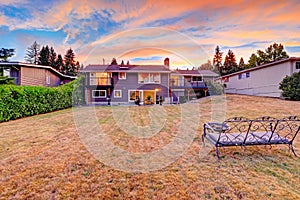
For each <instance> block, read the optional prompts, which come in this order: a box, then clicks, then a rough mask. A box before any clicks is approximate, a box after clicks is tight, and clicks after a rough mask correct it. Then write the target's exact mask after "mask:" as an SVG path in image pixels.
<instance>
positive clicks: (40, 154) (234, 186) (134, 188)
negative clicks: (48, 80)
mask: <svg viewBox="0 0 300 200" xmlns="http://www.w3.org/2000/svg"><path fill="white" fill-rule="evenodd" d="M194 105H195V108H197V109H198V110H199V113H200V114H199V117H198V118H197V117H196V118H194V119H192V118H191V119H188V121H192V122H193V120H195V121H196V122H198V123H199V124H198V123H195V124H196V125H197V126H195V127H194V126H191V127H187V128H190V129H193V131H195V132H196V133H197V134H196V135H195V138H194V139H193V140H192V143H191V144H190V145H189V146H188V148H187V150H186V151H185V152H184V153H183V155H182V156H180V157H179V158H178V159H175V158H174V159H175V160H174V162H172V163H171V164H170V165H168V166H165V167H163V168H162V169H157V170H154V171H151V172H148V173H138V172H128V171H126V170H125V171H122V170H118V169H116V168H114V167H111V166H109V165H106V164H105V163H103V162H101V161H99V160H97V159H96V158H95V157H94V156H93V155H91V154H90V153H89V151H88V150H87V148H86V146H85V145H84V143H83V142H82V139H81V138H82V137H83V135H82V134H78V132H77V129H76V126H75V123H74V120H73V112H72V109H67V110H62V111H57V112H53V113H49V114H43V115H38V116H33V117H28V118H24V119H19V120H14V121H10V122H5V123H0V174H1V175H0V199H66V198H67V199H74V198H75V199H91V198H92V199H300V193H299V191H300V184H299V183H300V158H297V157H295V156H294V155H293V154H292V153H291V152H289V151H288V147H287V146H285V145H277V146H273V147H272V148H271V149H270V147H264V146H259V147H247V148H246V149H242V148H240V147H236V148H234V147H233V148H226V149H221V152H220V153H221V156H222V159H221V161H218V159H217V157H216V155H215V150H214V149H211V151H209V152H207V154H202V155H201V152H202V151H201V150H203V149H202V146H201V144H202V142H201V139H200V138H201V134H202V125H203V122H207V121H209V120H211V117H212V115H213V116H214V117H215V118H222V117H223V116H222V114H220V113H222V110H224V109H225V110H226V116H224V117H225V118H229V117H234V116H245V117H248V118H255V117H259V116H267V115H269V116H273V117H278V118H280V117H283V116H288V115H300V102H293V101H284V100H280V99H274V98H263V97H250V96H239V95H227V96H226V102H225V104H224V105H223V106H216V107H214V108H212V106H211V105H212V104H211V100H210V98H205V99H201V100H200V101H198V102H197V103H195V104H194ZM87 109H88V108H87ZM122 109H127V110H128V111H129V112H128V113H129V114H128V116H127V117H126V115H122V113H123V112H121V110H122ZM151 109H157V112H161V113H159V115H160V116H164V117H163V118H165V119H166V120H165V121H164V127H159V123H158V125H157V126H156V127H154V128H153V129H155V128H158V130H160V131H158V132H157V133H156V134H154V135H152V136H151V135H147V130H146V129H143V127H146V126H148V125H150V124H151V123H152V124H155V123H156V122H155V121H150V122H149V115H150V114H151ZM180 109H181V107H180V106H163V107H160V106H132V107H124V106H120V107H113V108H111V107H96V109H95V116H96V117H97V122H98V124H97V125H99V126H100V127H101V130H102V131H104V132H105V133H106V134H107V135H108V137H109V138H110V141H111V142H112V143H114V145H116V146H118V147H120V148H121V149H123V150H125V151H126V152H133V153H135V152H153V151H158V150H159V149H161V148H162V147H164V146H165V145H167V144H169V143H171V142H172V141H173V140H174V138H176V137H177V136H180V133H181V131H182V129H180V123H181V115H180V112H181V110H180ZM157 112H155V113H157ZM152 113H153V112H152ZM155 113H154V114H155ZM178 113H179V114H178ZM88 117H89V116H86V119H87V121H88V119H89V118H88ZM116 119H118V120H119V122H120V123H121V122H123V123H125V124H126V123H127V121H126V120H131V123H133V124H136V125H137V126H138V127H140V128H141V129H137V131H132V132H130V134H127V133H128V132H126V131H124V130H123V129H121V128H120V127H118V126H117V123H118V122H116ZM118 120H117V121H118ZM187 123H188V122H187ZM88 126H90V127H91V128H92V126H93V124H92V123H91V124H88ZM124 128H125V129H126V127H124ZM126 130H127V129H126ZM187 130H188V129H187ZM127 131H129V130H127ZM138 132H141V134H145V135H143V137H139V135H134V134H137V133H138ZM294 145H295V148H296V150H297V152H298V154H300V135H298V136H297V138H296V140H295V144H294ZM174 147H175V148H180V147H179V146H178V147H176V146H174ZM105 149H106V147H104V146H103V151H104V152H105ZM199 152H200V155H199ZM102 153H103V152H102ZM170 156H172V155H170ZM106 159H110V158H106ZM113 159H116V158H113ZM122 162H123V161H122ZM166 162H167V161H166ZM132 165H134V163H133V164H132ZM133 167H134V166H133Z"/></svg>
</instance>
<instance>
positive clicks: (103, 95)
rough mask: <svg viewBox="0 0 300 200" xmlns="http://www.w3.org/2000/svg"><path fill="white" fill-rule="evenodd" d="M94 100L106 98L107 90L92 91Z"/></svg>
mask: <svg viewBox="0 0 300 200" xmlns="http://www.w3.org/2000/svg"><path fill="white" fill-rule="evenodd" d="M92 96H93V98H106V90H92Z"/></svg>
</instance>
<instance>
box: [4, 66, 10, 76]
mask: <svg viewBox="0 0 300 200" xmlns="http://www.w3.org/2000/svg"><path fill="white" fill-rule="evenodd" d="M3 76H7V77H10V68H4V69H3Z"/></svg>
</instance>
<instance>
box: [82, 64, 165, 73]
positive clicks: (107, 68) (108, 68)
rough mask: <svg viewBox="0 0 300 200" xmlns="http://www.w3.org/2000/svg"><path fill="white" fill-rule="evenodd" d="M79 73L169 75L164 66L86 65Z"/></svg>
mask: <svg viewBox="0 0 300 200" xmlns="http://www.w3.org/2000/svg"><path fill="white" fill-rule="evenodd" d="M81 72H160V73H170V72H171V71H170V69H169V68H168V67H167V66H165V65H123V66H120V65H88V66H86V67H85V68H84V69H82V70H81Z"/></svg>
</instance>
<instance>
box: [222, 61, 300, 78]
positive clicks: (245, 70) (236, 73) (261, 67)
mask: <svg viewBox="0 0 300 200" xmlns="http://www.w3.org/2000/svg"><path fill="white" fill-rule="evenodd" d="M292 61H300V57H290V58H286V59H282V60H278V61H274V62H271V63H267V64H264V65H259V66H257V67H252V68H249V69H244V70H242V71H238V72H235V73H232V74H228V75H224V76H222V77H220V78H227V77H231V76H235V75H239V74H242V73H246V72H251V71H255V70H259V69H263V68H267V67H272V66H274V65H278V64H281V63H285V62H292Z"/></svg>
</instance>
